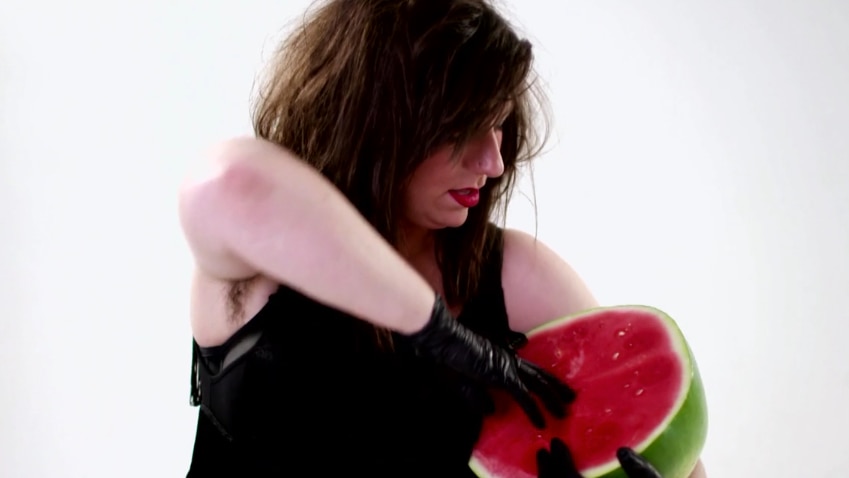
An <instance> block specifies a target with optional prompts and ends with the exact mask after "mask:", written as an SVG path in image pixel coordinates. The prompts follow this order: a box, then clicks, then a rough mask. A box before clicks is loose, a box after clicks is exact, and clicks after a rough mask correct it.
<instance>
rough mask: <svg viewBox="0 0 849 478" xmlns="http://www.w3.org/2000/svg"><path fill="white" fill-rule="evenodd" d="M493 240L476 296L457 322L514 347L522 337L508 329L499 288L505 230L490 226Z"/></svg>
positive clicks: (508, 325) (497, 341)
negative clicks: (459, 321)
mask: <svg viewBox="0 0 849 478" xmlns="http://www.w3.org/2000/svg"><path fill="white" fill-rule="evenodd" d="M489 227H490V233H491V234H492V239H491V240H490V241H489V245H488V250H487V251H486V255H485V258H484V263H483V265H482V267H481V276H480V282H479V284H478V291H477V293H476V294H475V296H474V297H473V298H472V299H471V300H470V301H469V302H468V303H467V304H465V305H464V307H463V313H462V314H461V315H460V317H459V319H460V320H461V321H462V322H463V323H464V325H466V326H468V327H470V328H471V329H473V330H474V331H476V332H478V333H479V334H482V335H484V336H486V337H487V338H489V339H490V340H493V341H494V342H496V343H498V344H499V345H502V346H507V347H517V346H518V345H520V344H521V343H522V342H523V341H524V340H525V337H524V335H522V334H520V333H517V332H514V331H512V330H511V329H510V324H509V321H508V317H507V306H506V304H505V302H504V289H503V288H502V285H501V270H502V264H503V256H504V230H503V229H502V228H500V227H498V226H497V225H495V224H490V225H489Z"/></svg>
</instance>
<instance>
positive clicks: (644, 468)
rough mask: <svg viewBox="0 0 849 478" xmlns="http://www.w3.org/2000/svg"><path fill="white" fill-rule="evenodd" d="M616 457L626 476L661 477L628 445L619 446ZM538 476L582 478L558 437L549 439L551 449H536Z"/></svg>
mask: <svg viewBox="0 0 849 478" xmlns="http://www.w3.org/2000/svg"><path fill="white" fill-rule="evenodd" d="M616 458H617V459H618V460H619V464H620V465H622V470H623V471H624V472H625V474H626V475H627V476H628V478H663V477H662V476H661V475H660V473H658V472H657V470H655V468H654V467H653V466H652V465H651V463H649V462H648V461H646V459H645V458H643V457H642V456H640V455H639V454H638V453H637V452H635V451H634V450H632V449H631V448H628V447H622V448H619V449H618V450H617V451H616ZM537 470H538V472H537V477H538V478H583V476H581V474H580V473H579V472H578V469H577V468H576V467H575V462H574V461H573V460H572V453H571V452H569V448H567V447H566V444H565V443H563V441H562V440H560V439H559V438H554V439H552V440H551V451H548V450H546V449H544V448H543V449H540V450H539V451H537Z"/></svg>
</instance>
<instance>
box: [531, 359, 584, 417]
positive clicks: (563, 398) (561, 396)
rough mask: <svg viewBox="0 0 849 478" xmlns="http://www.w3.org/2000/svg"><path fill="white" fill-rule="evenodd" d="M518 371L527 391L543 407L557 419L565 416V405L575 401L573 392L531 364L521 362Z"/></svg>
mask: <svg viewBox="0 0 849 478" xmlns="http://www.w3.org/2000/svg"><path fill="white" fill-rule="evenodd" d="M520 370H521V375H522V379H523V381H524V382H525V384H526V386H527V387H528V389H529V390H531V391H532V392H533V393H535V394H536V395H537V396H539V398H540V400H542V402H543V403H544V404H545V407H546V408H547V409H548V410H549V411H550V412H551V413H552V414H554V416H556V417H558V418H563V417H564V416H566V406H565V404H566V403H569V402H571V401H573V400H574V399H575V392H574V391H573V390H572V389H571V388H569V387H568V386H567V385H565V384H563V383H561V382H560V381H558V380H557V379H556V378H555V377H553V376H552V375H551V374H548V373H547V372H545V371H544V370H542V369H540V368H539V367H536V366H534V365H533V364H530V363H528V362H522V363H521V365H520Z"/></svg>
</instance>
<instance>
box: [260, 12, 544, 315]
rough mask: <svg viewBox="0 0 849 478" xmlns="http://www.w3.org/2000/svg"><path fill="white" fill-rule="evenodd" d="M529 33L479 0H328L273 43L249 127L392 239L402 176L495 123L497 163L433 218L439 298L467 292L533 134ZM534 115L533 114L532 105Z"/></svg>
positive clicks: (537, 137)
mask: <svg viewBox="0 0 849 478" xmlns="http://www.w3.org/2000/svg"><path fill="white" fill-rule="evenodd" d="M532 64H533V53H532V47H531V44H530V42H529V41H527V40H525V39H522V38H520V37H519V36H518V35H517V33H516V31H515V30H514V28H513V27H512V26H511V25H510V24H509V23H508V22H507V20H506V19H505V18H504V17H503V16H502V15H501V14H499V12H498V11H497V10H496V8H495V7H494V6H493V5H492V4H491V3H490V2H488V1H486V0H329V1H323V2H320V3H318V4H315V5H314V6H313V7H312V8H311V9H310V10H309V11H308V12H307V14H306V15H305V18H303V22H299V23H298V24H297V25H296V26H295V27H294V28H293V29H292V30H291V32H290V34H289V35H288V36H287V37H286V38H285V39H284V41H283V42H282V44H281V45H280V47H279V48H278V49H277V50H276V51H275V52H274V56H273V57H272V61H271V64H270V68H269V69H268V70H267V75H266V76H265V77H264V78H263V81H262V82H261V83H260V89H259V90H258V95H257V101H256V104H255V108H254V111H253V124H254V129H255V133H256V134H257V135H258V136H259V137H261V138H264V139H267V140H269V141H272V142H274V143H277V144H279V145H281V146H283V147H285V148H287V149H289V150H291V151H292V152H293V153H295V154H296V155H297V156H299V157H300V158H302V159H303V160H304V161H306V162H307V163H309V164H311V165H312V166H314V167H315V168H316V169H318V171H320V172H321V173H322V174H323V175H324V176H326V177H327V178H328V179H329V180H330V181H331V182H332V183H333V184H334V185H335V186H336V187H337V188H338V189H339V190H340V191H341V192H342V193H343V194H344V195H345V196H346V197H347V198H348V199H349V200H350V201H351V202H352V203H353V205H354V206H355V207H356V209H357V210H358V211H359V212H360V213H361V214H362V215H363V216H364V217H365V218H366V219H367V220H368V221H369V222H370V223H371V225H372V226H373V227H374V228H375V229H376V230H377V231H378V232H379V233H380V234H381V235H382V236H383V237H384V238H385V239H386V240H387V241H388V242H389V243H390V244H393V245H395V246H398V244H399V240H400V231H399V222H400V221H399V219H400V218H401V215H402V214H403V213H404V201H403V197H404V187H405V185H406V184H407V182H408V181H409V179H410V177H411V175H412V173H413V172H414V170H415V169H416V167H417V166H418V165H419V164H420V163H421V162H422V161H423V160H424V159H425V158H426V157H428V156H429V155H430V154H431V153H433V152H434V151H435V150H436V149H437V148H439V147H441V146H444V145H446V144H454V145H457V146H462V145H463V144H464V142H466V141H468V140H469V139H470V138H472V137H474V136H475V135H477V134H480V133H481V132H482V131H485V130H487V129H488V128H491V127H493V126H495V122H496V121H498V120H500V119H501V118H500V116H502V114H503V111H504V108H505V106H507V105H509V106H510V107H511V109H510V113H509V115H508V116H507V118H506V120H505V121H504V122H503V123H501V127H502V132H503V139H502V145H501V155H502V159H503V162H504V174H503V175H502V176H501V177H499V178H492V179H491V180H490V181H488V182H487V184H486V186H485V187H484V188H483V189H482V190H481V192H480V203H479V205H478V206H477V207H475V208H472V209H470V211H469V216H468V219H467V220H466V222H465V223H464V224H463V225H462V226H459V227H456V228H447V229H444V230H440V231H437V233H436V234H437V235H436V240H437V258H438V261H439V264H440V268H441V271H442V276H443V286H444V294H445V298H446V300H447V301H448V302H449V303H462V302H465V300H467V299H468V298H470V297H471V296H472V295H473V294H474V293H475V291H476V289H477V285H478V282H479V278H480V270H481V264H482V261H483V259H484V257H485V254H486V253H487V251H488V250H489V248H490V247H491V246H492V241H493V237H494V236H493V234H492V229H491V228H490V227H488V226H489V223H490V222H492V221H494V220H495V216H496V214H499V215H500V216H501V218H502V220H503V217H504V213H505V212H506V209H507V203H508V201H509V199H510V196H511V194H512V191H513V188H514V185H515V183H516V178H517V171H518V167H519V165H520V164H521V163H524V162H526V161H528V160H529V159H531V158H533V157H534V156H535V155H536V154H537V153H538V152H539V150H540V148H541V147H542V145H543V143H544V138H545V135H544V134H539V133H540V132H541V129H540V128H537V127H536V126H535V124H534V122H535V121H536V120H537V119H539V118H540V116H541V115H538V114H534V113H535V110H536V108H535V106H540V105H542V104H543V103H542V102H541V100H542V99H543V95H542V92H541V91H540V89H539V88H538V85H537V83H536V81H535V76H534V73H533V65H532ZM541 119H544V118H541Z"/></svg>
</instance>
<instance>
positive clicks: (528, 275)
mask: <svg viewBox="0 0 849 478" xmlns="http://www.w3.org/2000/svg"><path fill="white" fill-rule="evenodd" d="M501 277H502V287H503V289H504V300H505V305H506V307H507V316H508V318H509V322H510V326H511V328H512V329H513V330H516V331H520V332H527V331H528V330H530V329H532V328H534V327H536V326H537V325H539V324H542V323H544V322H547V321H550V320H553V319H556V318H559V317H562V316H564V315H569V314H572V313H574V312H578V311H580V310H584V309H588V308H590V307H594V306H596V305H598V302H597V301H596V299H595V297H594V296H593V294H592V293H591V292H590V290H589V288H588V287H587V285H586V284H585V283H584V281H583V279H582V278H581V277H580V276H579V275H578V273H577V272H576V271H575V270H574V269H573V268H572V266H571V265H569V263H568V262H566V261H565V260H564V259H563V258H561V257H560V256H559V255H558V254H557V253H556V252H555V251H554V250H552V249H551V248H550V247H549V246H547V245H546V244H544V243H543V242H542V241H540V240H539V239H537V238H536V237H534V236H532V235H530V234H528V233H526V232H523V231H519V230H516V229H505V230H504V264H503V268H502V272H501Z"/></svg>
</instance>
